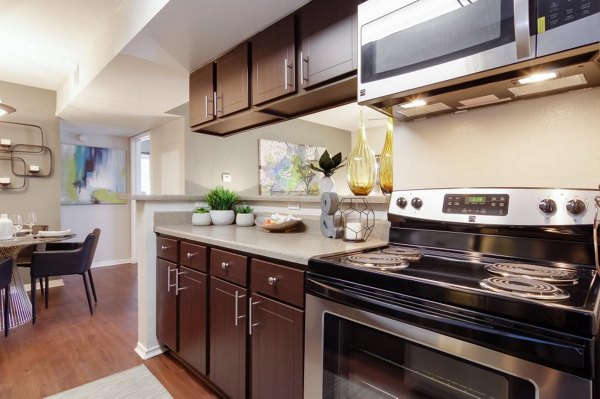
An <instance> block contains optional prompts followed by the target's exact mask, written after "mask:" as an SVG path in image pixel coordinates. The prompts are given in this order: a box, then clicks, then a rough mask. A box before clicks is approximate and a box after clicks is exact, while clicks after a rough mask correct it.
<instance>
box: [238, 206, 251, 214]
mask: <svg viewBox="0 0 600 399" xmlns="http://www.w3.org/2000/svg"><path fill="white" fill-rule="evenodd" d="M235 211H236V212H237V213H254V208H252V207H251V206H250V205H240V206H238V207H236V208H235Z"/></svg>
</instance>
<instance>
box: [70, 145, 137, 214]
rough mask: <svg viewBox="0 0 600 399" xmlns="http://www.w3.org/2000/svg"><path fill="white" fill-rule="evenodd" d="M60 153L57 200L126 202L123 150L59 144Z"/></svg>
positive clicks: (125, 171) (125, 167)
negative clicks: (59, 183) (59, 184)
mask: <svg viewBox="0 0 600 399" xmlns="http://www.w3.org/2000/svg"><path fill="white" fill-rule="evenodd" d="M61 155H62V156H61V162H62V172H61V173H62V179H61V196H60V199H61V204H124V203H126V201H125V200H122V199H119V198H118V194H125V193H126V192H127V163H126V159H125V158H126V157H125V150H123V149H115V148H100V147H87V146H82V145H72V144H62V145H61Z"/></svg>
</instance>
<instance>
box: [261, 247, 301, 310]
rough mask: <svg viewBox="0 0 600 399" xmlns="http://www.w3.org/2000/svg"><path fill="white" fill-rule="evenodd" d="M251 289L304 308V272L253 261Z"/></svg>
mask: <svg viewBox="0 0 600 399" xmlns="http://www.w3.org/2000/svg"><path fill="white" fill-rule="evenodd" d="M250 288H251V289H252V291H254V292H260V293H263V294H265V295H268V296H270V297H273V298H276V299H279V300H281V301H284V302H287V303H290V304H292V305H294V306H298V307H300V308H304V271H303V270H299V269H293V268H291V267H286V266H281V265H278V264H276V263H271V262H265V261H262V260H258V259H252V264H251V266H250Z"/></svg>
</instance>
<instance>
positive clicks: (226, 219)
mask: <svg viewBox="0 0 600 399" xmlns="http://www.w3.org/2000/svg"><path fill="white" fill-rule="evenodd" d="M238 198H239V197H238V195H237V193H236V192H235V191H233V190H229V189H226V188H224V187H222V186H217V187H215V188H213V189H211V190H210V191H209V192H208V193H206V196H205V198H204V201H206V203H207V204H208V206H209V207H210V218H211V220H212V222H213V224H215V225H226V224H231V223H233V221H234V220H235V212H234V211H233V205H234V204H235V203H236V202H238Z"/></svg>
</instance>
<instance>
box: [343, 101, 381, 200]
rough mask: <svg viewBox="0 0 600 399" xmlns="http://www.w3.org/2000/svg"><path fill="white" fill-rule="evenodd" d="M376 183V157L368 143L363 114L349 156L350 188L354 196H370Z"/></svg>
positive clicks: (361, 113)
mask: <svg viewBox="0 0 600 399" xmlns="http://www.w3.org/2000/svg"><path fill="white" fill-rule="evenodd" d="M374 183H375V156H374V155H373V151H371V148H370V147H369V143H368V142H367V134H366V130H365V121H364V118H363V112H362V110H361V111H360V126H359V129H358V137H357V139H356V144H355V145H354V148H353V149H352V151H351V152H350V155H348V186H349V187H350V191H352V193H353V194H354V195H369V193H370V192H371V190H373V185H374Z"/></svg>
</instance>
